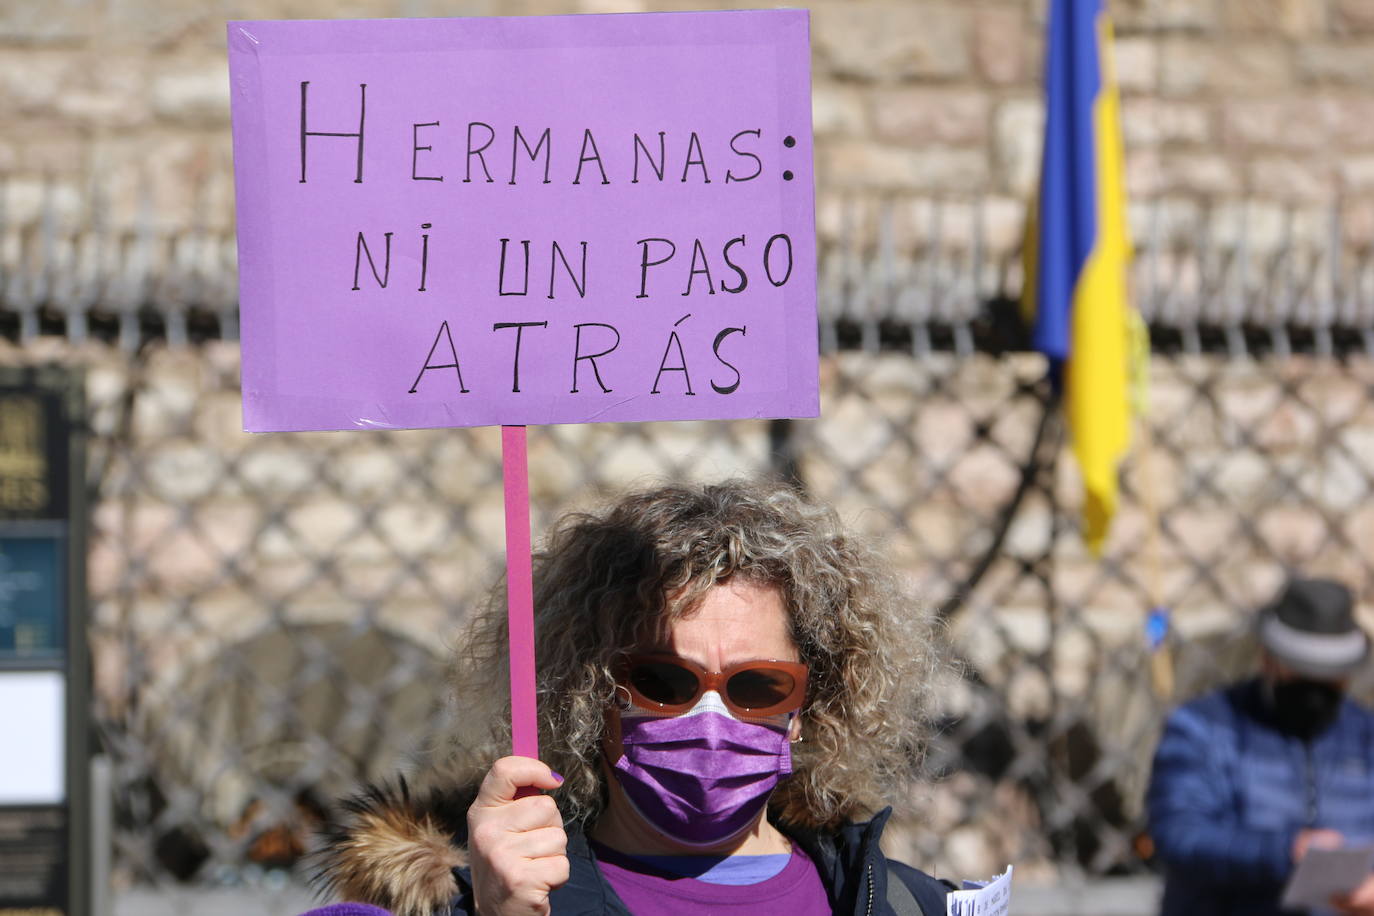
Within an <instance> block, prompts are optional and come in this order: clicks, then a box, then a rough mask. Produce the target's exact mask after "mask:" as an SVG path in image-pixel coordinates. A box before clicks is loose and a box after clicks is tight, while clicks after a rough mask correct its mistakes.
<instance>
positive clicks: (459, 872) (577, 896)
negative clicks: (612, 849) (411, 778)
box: [321, 784, 951, 916]
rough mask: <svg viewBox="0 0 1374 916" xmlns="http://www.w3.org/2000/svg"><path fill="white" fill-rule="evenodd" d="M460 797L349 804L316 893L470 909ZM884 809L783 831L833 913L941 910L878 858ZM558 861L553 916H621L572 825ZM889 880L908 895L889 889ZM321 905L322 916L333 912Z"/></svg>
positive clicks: (394, 793)
mask: <svg viewBox="0 0 1374 916" xmlns="http://www.w3.org/2000/svg"><path fill="white" fill-rule="evenodd" d="M464 801H466V799H451V798H443V797H438V798H433V799H418V798H416V797H414V796H413V795H412V794H411V793H410V792H409V791H407V789H406V787H405V786H404V785H403V784H402V785H400V786H398V787H396V788H394V789H374V790H371V791H369V793H367V794H366V795H365V796H361V797H360V798H358V799H356V800H354V801H353V802H351V803H350V805H349V818H348V821H347V823H344V824H342V825H340V826H338V827H336V828H335V830H334V831H333V832H332V833H331V835H330V837H329V838H328V841H327V843H326V848H325V849H324V851H323V852H322V854H321V857H322V869H321V877H322V884H323V885H324V889H325V891H326V892H329V893H332V894H334V895H337V896H343V897H347V898H348V899H353V900H365V901H367V902H368V903H373V904H376V905H378V906H383V907H386V908H387V909H389V910H390V911H391V912H392V913H394V914H395V916H437V914H450V913H451V914H454V916H457V914H469V913H472V912H473V907H472V887H471V882H470V877H469V874H468V870H467V868H466V866H464V865H462V864H460V862H461V858H462V854H461V852H460V850H459V848H458V847H457V846H456V845H455V843H459V842H461V840H462V837H463V827H464V820H465V819H464V818H463V817H462V816H460V811H459V809H460V808H461V809H462V810H463V811H465V810H466V805H465V804H463V802H464ZM890 814H891V809H885V810H883V811H882V812H880V813H879V814H878V815H877V816H876V817H874V818H873V819H872V820H870V821H866V822H864V823H859V824H849V825H847V826H845V827H843V828H842V829H840V830H838V831H836V832H834V833H822V834H812V833H803V832H796V831H789V835H790V836H791V837H792V839H793V840H794V841H795V842H797V843H799V844H800V845H801V847H802V848H803V849H804V850H805V851H806V853H807V855H809V856H810V857H811V860H812V861H813V862H814V863H815V864H816V869H817V871H818V872H819V873H820V877H821V881H822V882H823V883H824V884H825V886H826V890H827V892H828V893H829V895H830V904H831V908H832V910H833V911H834V912H835V913H839V914H844V916H849V914H855V916H919V914H924V916H943V914H944V912H945V901H944V898H945V894H946V893H948V892H949V890H950V889H951V886H950V885H947V884H945V883H943V882H941V881H937V880H936V879H935V878H932V877H930V876H929V875H927V874H925V873H924V872H921V871H918V870H917V869H914V868H911V867H910V866H908V865H904V864H902V863H900V862H894V861H892V860H891V859H887V858H885V857H884V856H883V854H882V851H881V850H880V849H879V846H878V841H879V838H880V837H881V836H882V832H883V828H884V826H885V825H886V824H887V820H888V817H889V816H890ZM568 858H569V864H570V866H571V875H570V877H569V880H568V883H567V884H565V885H563V886H562V887H560V888H559V889H558V890H556V891H554V892H553V895H552V897H551V899H550V902H551V904H552V907H553V913H554V916H592V914H596V916H600V914H615V916H629V911H628V910H627V909H626V908H625V905H624V903H622V902H621V900H620V898H619V897H617V896H616V894H615V891H614V890H612V889H611V886H610V884H609V883H608V882H607V881H606V879H605V878H604V877H603V876H602V873H601V869H600V868H599V867H598V866H597V863H596V859H595V856H594V854H593V853H592V850H591V848H590V846H589V844H588V843H587V839H586V837H585V836H584V835H583V833H582V832H581V831H580V830H578V829H577V828H576V826H575V825H574V826H570V827H569V828H568ZM894 880H896V881H900V882H901V886H902V887H903V888H905V889H906V890H907V891H909V894H905V893H902V892H901V890H900V889H898V888H889V886H888V883H889V882H890V881H894ZM915 907H919V909H916V908H915ZM330 909H331V908H326V909H325V911H324V913H325V914H329V916H333V914H332V913H330Z"/></svg>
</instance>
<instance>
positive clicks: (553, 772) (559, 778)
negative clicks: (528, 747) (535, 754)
mask: <svg viewBox="0 0 1374 916" xmlns="http://www.w3.org/2000/svg"><path fill="white" fill-rule="evenodd" d="M549 772H550V773H552V774H553V778H554V779H556V780H558V781H559V782H562V781H563V776H562V774H560V773H558V772H557V771H556V770H549Z"/></svg>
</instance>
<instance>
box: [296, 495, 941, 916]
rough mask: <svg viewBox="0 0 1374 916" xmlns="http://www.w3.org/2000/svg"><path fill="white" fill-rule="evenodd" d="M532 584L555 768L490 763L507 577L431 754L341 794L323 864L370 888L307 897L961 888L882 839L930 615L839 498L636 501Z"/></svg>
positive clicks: (567, 538)
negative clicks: (887, 848) (899, 856)
mask: <svg viewBox="0 0 1374 916" xmlns="http://www.w3.org/2000/svg"><path fill="white" fill-rule="evenodd" d="M534 584H535V632H536V637H535V639H536V657H537V660H538V675H537V679H538V695H539V712H540V751H541V756H542V757H543V761H540V760H534V759H530V758H523V757H510V756H502V755H503V754H504V753H507V751H505V750H504V749H506V748H508V747H509V744H510V731H509V725H508V708H509V707H508V703H509V694H508V690H507V685H508V683H509V680H508V676H507V670H508V667H507V646H506V640H507V628H506V616H505V596H504V593H503V592H502V591H500V590H497V591H496V592H494V593H493V594H492V595H491V596H490V598H489V599H488V601H487V603H486V604H485V606H484V607H483V608H482V609H481V610H480V611H479V613H478V614H477V615H476V617H475V619H474V620H473V621H472V622H471V624H470V625H469V626H468V628H467V631H466V635H465V637H464V640H463V642H462V644H461V645H460V647H459V649H458V652H457V656H456V661H455V664H454V674H453V684H452V686H453V692H454V697H455V700H456V712H457V714H458V721H457V726H456V729H455V733H454V734H453V735H451V736H449V737H448V738H447V739H446V741H445V742H444V743H443V745H442V746H441V747H440V750H439V753H438V754H437V756H438V758H439V759H441V760H442V761H443V763H442V765H440V766H438V767H436V771H435V772H430V773H427V774H425V775H424V777H423V781H424V783H425V784H426V785H427V786H428V787H429V788H428V789H427V790H426V791H423V792H421V791H415V790H411V789H410V788H408V786H407V785H406V784H405V783H400V784H398V785H396V786H394V787H390V788H375V789H372V790H370V791H369V792H367V793H366V794H364V795H363V796H361V797H359V798H357V799H354V800H353V801H352V802H350V803H349V804H348V817H347V820H346V822H344V823H341V824H339V825H338V826H337V827H336V828H335V830H334V831H333V833H332V835H331V836H330V838H329V841H328V843H327V845H326V849H325V851H324V853H323V857H324V858H323V871H322V875H323V878H324V883H325V885H326V887H327V889H328V890H329V891H330V892H332V894H333V895H334V896H336V897H341V898H343V899H347V900H353V901H358V902H359V904H335V905H334V906H332V907H325V908H324V909H322V910H318V911H314V912H315V913H318V914H328V916H367V914H377V913H385V912H391V913H394V914H397V916H430V914H435V913H450V912H453V913H481V914H484V916H497V914H543V913H549V912H553V913H555V914H561V913H583V914H591V913H613V914H629V913H638V914H649V913H666V912H672V913H680V914H696V913H703V914H704V913H708V912H709V913H750V914H751V916H757V914H761V913H788V914H790V916H819V914H829V913H831V912H835V913H845V914H848V913H855V914H869V913H871V914H898V916H917V914H921V913H924V914H926V916H938V914H943V913H944V912H945V894H946V892H947V890H948V889H949V885H946V884H944V883H943V882H940V881H937V880H936V879H934V878H932V877H930V876H928V875H926V874H924V873H922V872H920V871H918V870H916V869H914V868H911V867H909V866H907V865H904V864H902V863H899V862H895V861H892V860H889V859H887V858H886V857H885V856H884V855H883V853H882V852H881V851H880V849H879V839H880V837H881V835H882V833H883V827H884V825H885V823H886V822H887V820H888V817H889V815H890V813H891V808H888V807H885V801H884V800H885V798H888V797H891V796H893V795H896V794H899V792H900V790H901V789H903V788H905V787H906V786H907V784H908V781H909V779H910V777H911V775H912V770H913V767H914V765H915V763H916V762H917V761H918V760H919V758H920V755H921V753H922V750H923V747H924V743H925V738H926V732H927V729H928V725H929V715H930V711H931V706H932V696H933V693H934V690H935V678H936V676H937V674H938V672H939V670H940V660H939V656H938V654H937V652H936V649H935V643H934V640H933V634H932V630H931V627H930V624H929V621H928V620H927V618H926V617H925V616H924V615H923V614H921V613H918V612H917V611H916V610H915V609H914V608H913V605H912V603H911V602H910V601H909V600H908V599H907V598H906V596H905V595H904V594H903V593H902V590H901V589H900V588H899V586H898V583H897V581H896V579H895V578H894V577H893V576H892V575H891V574H890V573H889V572H887V571H886V570H885V568H884V566H883V565H882V564H881V563H879V562H878V560H877V558H876V556H875V555H874V554H873V553H872V552H871V551H870V550H869V549H868V548H866V547H865V546H863V545H862V544H861V543H860V542H859V541H857V540H856V539H855V538H854V537H853V536H852V535H850V534H849V533H847V532H845V531H844V530H843V529H842V528H841V526H840V525H839V523H838V520H837V518H836V517H835V515H834V513H833V512H831V511H830V510H827V509H823V508H820V507H818V506H815V505H813V504H810V503H808V502H807V501H805V500H804V499H803V498H802V497H800V496H799V495H798V494H797V493H795V492H794V491H792V490H791V489H788V488H786V487H783V486H779V485H772V484H748V483H740V482H732V483H726V484H721V485H715V486H705V487H681V486H668V487H663V488H660V489H656V490H651V491H648V492H642V493H637V494H632V495H629V496H627V497H625V498H622V499H621V500H619V501H618V502H616V503H615V504H614V505H613V506H611V507H610V508H609V509H607V510H605V511H603V512H600V513H596V514H577V515H571V516H568V517H565V518H564V519H563V520H562V521H561V522H560V523H558V524H557V525H556V526H555V527H554V529H553V532H552V533H551V535H550V536H549V538H548V545H547V549H546V550H545V551H543V552H542V553H540V554H537V555H536V557H535V573H534ZM555 771H557V772H555ZM560 774H561V775H560ZM530 788H532V789H534V790H540V791H535V792H533V794H526V793H525V792H522V790H528V789H530ZM364 902H365V903H367V904H371V905H373V906H380V907H384V908H385V910H377V909H373V908H370V907H365V906H362V905H361V904H362V903H364ZM349 907H352V908H351V909H350V908H349ZM450 908H451V909H450Z"/></svg>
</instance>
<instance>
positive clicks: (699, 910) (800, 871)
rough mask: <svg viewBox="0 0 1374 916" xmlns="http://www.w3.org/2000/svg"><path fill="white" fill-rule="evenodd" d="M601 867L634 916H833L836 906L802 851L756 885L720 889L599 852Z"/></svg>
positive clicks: (720, 886) (794, 849)
mask: <svg viewBox="0 0 1374 916" xmlns="http://www.w3.org/2000/svg"><path fill="white" fill-rule="evenodd" d="M596 852H597V865H599V866H600V868H601V874H603V875H604V876H605V877H606V880H607V881H609V882H610V884H611V887H612V888H614V889H615V892H616V894H618V895H619V896H620V899H621V900H623V901H624V902H625V906H627V907H628V908H629V910H630V912H631V913H636V914H644V916H648V914H655V913H673V914H675V916H706V914H715V913H746V912H747V913H750V914H751V916H753V914H757V913H760V912H764V913H787V914H788V916H829V914H830V901H829V898H828V897H827V896H826V892H825V885H824V884H822V883H821V876H820V874H819V873H818V872H817V871H816V866H815V864H814V863H813V862H812V861H811V859H810V857H808V856H807V854H806V853H805V852H803V851H802V848H801V847H800V846H796V845H794V846H793V847H792V855H791V857H790V858H789V859H788V861H787V864H786V865H785V866H783V868H782V870H781V871H779V872H777V873H776V874H774V875H773V876H772V877H770V878H765V879H764V880H762V881H759V882H757V883H755V884H716V883H711V882H708V881H702V880H699V879H697V878H683V877H677V876H675V875H672V874H670V873H668V872H665V871H662V870H660V869H657V868H654V867H653V866H652V865H648V864H646V863H643V862H637V861H636V860H634V859H631V858H629V857H628V856H623V855H620V854H617V853H615V852H613V851H611V850H608V849H606V848H605V847H602V846H599V845H598V847H597V851H596Z"/></svg>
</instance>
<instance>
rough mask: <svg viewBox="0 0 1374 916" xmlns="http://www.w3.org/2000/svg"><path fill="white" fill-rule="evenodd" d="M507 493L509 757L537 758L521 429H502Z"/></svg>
mask: <svg viewBox="0 0 1374 916" xmlns="http://www.w3.org/2000/svg"><path fill="white" fill-rule="evenodd" d="M501 479H502V481H503V483H504V484H505V491H506V614H507V620H508V621H509V628H510V730H511V753H513V754H515V755H516V756H519V757H535V758H538V756H539V709H538V706H537V704H536V702H535V687H534V585H533V582H532V580H531V572H532V571H531V568H530V481H529V461H528V458H527V455H526V450H525V427H523V426H503V427H501Z"/></svg>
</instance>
